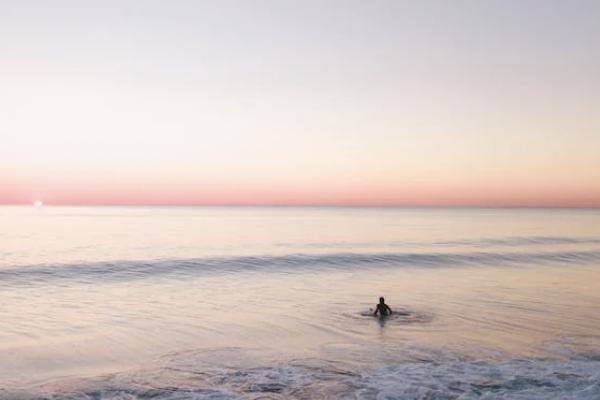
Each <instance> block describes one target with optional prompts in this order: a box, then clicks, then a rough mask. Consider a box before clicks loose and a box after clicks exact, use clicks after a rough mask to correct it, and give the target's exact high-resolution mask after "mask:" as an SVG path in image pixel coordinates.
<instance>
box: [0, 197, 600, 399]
mask: <svg viewBox="0 0 600 400" xmlns="http://www.w3.org/2000/svg"><path fill="white" fill-rule="evenodd" d="M380 296H384V297H385V299H386V303H387V304H388V305H389V306H390V307H391V308H392V310H394V314H392V316H391V317H389V318H386V319H380V318H378V317H373V316H372V315H371V313H372V310H373V309H374V308H375V305H376V303H377V302H378V299H379V297H380ZM0 328H1V329H0V398H1V399H73V400H75V399H161V400H162V399H173V400H174V399H238V398H241V399H332V398H342V399H429V400H433V399H444V400H448V399H461V400H465V399H486V400H489V399H586V400H587V399H589V400H592V399H593V400H597V399H600V210H593V209H579V210H577V209H471V208H454V209H452V208H450V209H442V208H431V209H418V208H351V207H346V208H345V207H338V208H336V207H323V208H318V207H142V206H140V207H133V206H132V207H116V206H115V207H83V206H81V207H60V206H38V207H33V206H2V207H0Z"/></svg>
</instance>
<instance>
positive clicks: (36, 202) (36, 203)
mask: <svg viewBox="0 0 600 400" xmlns="http://www.w3.org/2000/svg"><path fill="white" fill-rule="evenodd" d="M33 205H34V206H35V207H41V206H43V205H44V202H43V201H41V200H36V201H34V202H33Z"/></svg>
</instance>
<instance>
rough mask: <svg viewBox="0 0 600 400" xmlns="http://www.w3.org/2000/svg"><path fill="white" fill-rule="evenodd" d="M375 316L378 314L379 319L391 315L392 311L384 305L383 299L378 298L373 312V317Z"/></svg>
mask: <svg viewBox="0 0 600 400" xmlns="http://www.w3.org/2000/svg"><path fill="white" fill-rule="evenodd" d="M377 314H379V316H380V317H387V316H388V315H391V314H392V309H391V308H390V307H389V306H388V305H387V304H385V299H384V298H383V297H380V298H379V304H377V307H376V308H375V312H374V313H373V315H377Z"/></svg>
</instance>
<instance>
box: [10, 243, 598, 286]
mask: <svg viewBox="0 0 600 400" xmlns="http://www.w3.org/2000/svg"><path fill="white" fill-rule="evenodd" d="M598 261H600V250H587V251H554V252H550V251H544V252H462V253H434V252H430V253H337V254H288V255H281V256H239V257H209V258H194V259H169V260H152V261H114V262H94V263H82V264H45V265H33V266H19V267H8V268H2V269H0V288H2V287H13V286H14V285H18V286H22V285H25V286H31V285H38V284H48V283H50V282H52V281H63V280H67V281H76V282H78V283H83V284H85V283H96V282H98V281H123V280H135V279H144V278H148V277H170V278H186V277H190V276H194V275H197V274H225V273H235V272H244V271H256V272H279V273H302V272H306V271H319V270H327V269H330V270H349V269H356V268H371V267H389V268H402V267H404V268H436V267H437V268H439V267H456V266H468V267H476V266H504V265H522V266H526V265H536V266H539V265H557V264H560V265H564V264H566V265H570V264H585V263H591V262H598Z"/></svg>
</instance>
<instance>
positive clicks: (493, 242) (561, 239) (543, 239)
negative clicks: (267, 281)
mask: <svg viewBox="0 0 600 400" xmlns="http://www.w3.org/2000/svg"><path fill="white" fill-rule="evenodd" d="M597 244H600V238H597V237H567V236H509V237H501V238H475V239H456V240H437V241H406V240H404V241H382V242H343V241H342V242H325V243H323V242H312V243H304V244H293V243H278V246H279V247H287V248H289V247H296V248H339V249H344V248H353V247H373V246H386V247H416V246H417V247H421V246H422V247H476V248H478V247H525V246H557V245H597Z"/></svg>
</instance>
